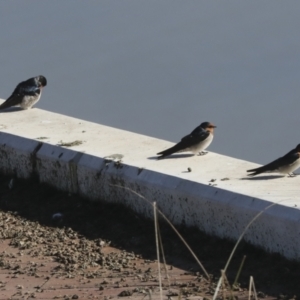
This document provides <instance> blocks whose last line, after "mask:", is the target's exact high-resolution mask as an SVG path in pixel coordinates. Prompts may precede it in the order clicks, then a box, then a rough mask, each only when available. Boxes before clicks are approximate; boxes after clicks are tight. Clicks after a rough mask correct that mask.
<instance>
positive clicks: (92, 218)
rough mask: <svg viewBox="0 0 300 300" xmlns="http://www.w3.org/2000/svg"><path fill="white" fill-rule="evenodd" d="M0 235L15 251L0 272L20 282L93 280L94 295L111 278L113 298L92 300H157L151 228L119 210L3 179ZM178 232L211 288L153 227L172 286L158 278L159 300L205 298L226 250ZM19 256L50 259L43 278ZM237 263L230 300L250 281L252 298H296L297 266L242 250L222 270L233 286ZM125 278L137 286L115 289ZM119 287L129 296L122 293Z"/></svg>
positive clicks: (0, 256)
mask: <svg viewBox="0 0 300 300" xmlns="http://www.w3.org/2000/svg"><path fill="white" fill-rule="evenodd" d="M0 228H1V230H0V237H1V240H2V242H3V243H4V242H5V241H7V245H8V246H7V247H9V248H7V249H16V251H15V252H14V251H13V250H9V251H8V250H6V251H2V253H0V267H1V270H10V276H14V274H25V275H27V276H33V277H35V278H38V277H40V274H41V273H43V272H44V273H43V278H44V280H46V281H47V280H50V278H52V277H55V278H63V279H64V280H68V279H77V280H82V279H89V280H94V281H93V282H95V285H96V286H97V289H98V290H100V291H101V289H102V291H105V288H106V287H107V286H109V282H108V281H106V279H105V278H115V277H116V276H117V277H118V278H119V281H118V284H117V285H116V287H117V288H119V290H118V294H116V293H115V294H113V293H111V294H110V296H104V294H103V293H102V292H101V295H102V298H101V296H99V297H100V298H99V299H110V298H113V297H129V296H130V297H131V298H132V299H134V296H135V295H136V296H138V297H137V299H143V297H146V296H147V295H148V294H149V289H150V290H151V289H152V290H151V291H153V295H157V296H155V297H154V296H153V297H152V299H157V297H158V283H157V282H158V275H157V271H156V263H155V259H156V255H155V237H154V226H153V222H152V221H150V220H145V219H143V218H141V217H139V216H137V215H136V214H135V213H134V212H132V211H131V210H129V209H126V208H125V207H123V206H121V205H111V204H106V203H104V202H101V201H99V202H90V201H88V200H86V199H82V198H80V197H78V196H76V195H68V194H66V193H63V192H60V191H57V190H55V189H53V188H51V187H49V186H46V185H43V184H38V183H37V182H33V181H23V180H17V179H14V180H13V181H12V178H10V177H6V176H0ZM178 229H179V231H180V232H181V234H182V235H183V236H184V237H185V239H186V240H187V241H188V243H189V245H190V246H191V248H192V249H193V250H194V251H195V253H196V254H197V256H198V258H199V259H200V261H201V262H202V264H203V265H204V267H205V268H206V270H207V271H208V273H209V274H210V278H211V281H210V282H209V281H208V280H206V278H205V276H204V274H203V272H202V271H201V269H200V268H199V266H198V265H197V263H196V262H195V261H194V260H193V258H192V256H191V254H190V253H189V252H188V251H187V249H186V247H185V246H184V245H182V243H181V241H180V240H179V239H178V237H177V236H176V235H175V234H174V232H173V231H172V230H171V229H170V227H169V226H168V225H167V224H166V223H164V222H163V221H161V220H160V232H161V237H162V241H163V245H164V252H165V257H166V262H167V265H168V266H167V269H168V273H169V276H170V278H173V279H172V282H171V283H170V282H169V281H168V280H167V279H166V278H165V276H163V279H164V280H163V282H164V295H165V297H164V299H167V298H172V299H200V298H195V297H200V296H201V297H205V298H211V295H212V293H213V289H214V287H215V284H216V281H217V279H218V277H219V276H220V270H221V269H222V268H224V265H225V263H226V260H227V258H228V256H229V254H230V252H231V250H232V248H233V246H234V244H233V243H232V242H230V241H225V240H220V239H217V238H213V237H210V236H207V235H205V234H203V233H200V232H199V231H198V230H196V229H193V228H178ZM5 249H6V248H5ZM24 255H25V256H28V257H30V258H32V260H33V261H34V259H50V261H51V264H52V265H51V266H52V268H51V271H49V272H48V273H47V274H46V273H45V271H43V268H44V267H45V264H46V263H39V264H38V263H35V262H34V263H29V264H28V263H27V264H22V263H18V260H17V259H16V258H18V257H22V256H24ZM244 256H246V260H245V264H244V266H243V269H242V272H241V275H240V277H239V281H238V282H239V284H238V286H237V287H236V288H235V291H234V295H236V296H237V297H238V298H240V299H245V298H247V295H248V294H247V289H248V286H249V278H250V276H253V277H254V281H255V285H256V290H257V291H258V292H259V297H260V298H267V299H280V300H285V299H292V298H295V297H296V296H297V295H300V268H299V266H300V265H299V263H296V262H291V261H288V260H286V259H284V258H282V257H281V256H279V255H274V254H273V255H271V254H267V253H265V252H264V251H261V250H259V249H256V248H254V247H252V246H250V245H248V244H246V243H244V242H242V244H241V245H240V246H239V248H238V250H237V252H236V254H235V256H234V258H233V261H232V263H231V265H230V267H229V269H228V272H227V277H228V279H229V282H230V283H232V282H233V281H234V278H235V276H236V274H237V270H238V268H239V265H240V263H241V260H242V258H243V257H244ZM14 259H15V260H14ZM45 261H46V260H45ZM11 271H13V272H11ZM179 271H180V272H181V273H180V272H179ZM3 272H4V271H3ZM172 272H173V273H172ZM178 272H179V273H178ZM116 274H117V275H116ZM183 275H184V276H186V277H184V276H183ZM172 276H173V277H172ZM176 276H177V277H176ZM178 276H179V277H180V276H181V277H180V278H181V279H182V280H181V281H178V280H177V279H176V280H175V279H174V278H179V277H178ZM129 277H130V278H133V279H136V280H137V281H133V282H131V283H130V284H128V283H126V284H125V283H124V284H121V285H120V282H126V280H128V278H129ZM149 283H151V284H150V285H149ZM169 284H171V286H168V285H169ZM1 285H2V286H1ZM4 286H5V282H3V281H0V289H1V287H4ZM126 286H127V287H129V286H130V288H128V289H126V288H125V289H124V288H123V287H126ZM112 287H113V286H112ZM41 288H42V287H41V286H39V287H38V288H37V289H38V290H39V289H41ZM120 288H121V291H120ZM227 290H228V288H227ZM155 293H156V294H155ZM222 295H223V296H222ZM60 296H61V297H62V298H64V299H79V298H76V297H75V298H72V297H71V298H70V297H69V298H68V297H67V296H62V295H60ZM228 296H229V292H228V291H227V292H226V291H224V294H221V295H220V297H223V298H226V297H228ZM24 297H25V296H24V295H23V298H24ZM32 297H33V296H32ZM55 297H57V299H58V298H59V297H58V296H55ZM82 297H83V296H82ZM103 297H104V298H103ZM105 297H106V298H105ZM23 298H22V299H23ZM33 298H34V297H33ZM35 298H39V297H35ZM52 298H53V297H52ZM1 299H2V298H1ZM11 299H12V298H11ZM14 299H15V298H14ZM16 299H17V298H16ZM20 299H21V298H20ZM26 299H31V298H29V297H27V298H26ZM43 299H44V298H43ZM45 299H46V298H45ZM47 299H48V298H47ZM80 299H81V297H80ZM97 299H98V298H97ZM145 299H146V298H145ZM201 299H202V298H201Z"/></svg>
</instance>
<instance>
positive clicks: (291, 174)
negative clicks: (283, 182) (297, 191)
mask: <svg viewBox="0 0 300 300" xmlns="http://www.w3.org/2000/svg"><path fill="white" fill-rule="evenodd" d="M288 175H289V176H288V177H289V178H293V177H296V174H295V173H293V172H292V173H289V174H288Z"/></svg>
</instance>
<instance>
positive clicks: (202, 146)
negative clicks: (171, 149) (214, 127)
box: [189, 133, 214, 154]
mask: <svg viewBox="0 0 300 300" xmlns="http://www.w3.org/2000/svg"><path fill="white" fill-rule="evenodd" d="M213 138H214V136H213V135H212V134H211V133H210V134H209V136H208V137H207V138H206V139H205V140H204V141H201V142H200V143H198V144H196V145H195V146H192V147H190V148H189V151H191V152H193V153H194V154H197V153H198V152H200V151H203V150H205V149H206V148H207V147H208V146H209V145H210V144H211V142H212V140H213Z"/></svg>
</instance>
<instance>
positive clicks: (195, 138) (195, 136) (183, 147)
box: [157, 122, 217, 159]
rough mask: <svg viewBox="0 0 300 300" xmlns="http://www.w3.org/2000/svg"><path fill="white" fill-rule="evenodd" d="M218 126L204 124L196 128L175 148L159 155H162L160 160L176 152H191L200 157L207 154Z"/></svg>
mask: <svg viewBox="0 0 300 300" xmlns="http://www.w3.org/2000/svg"><path fill="white" fill-rule="evenodd" d="M216 127H217V126H215V125H214V124H212V123H210V122H203V123H201V124H200V125H199V126H198V127H196V128H195V129H194V130H193V131H192V132H191V133H190V134H188V135H186V136H185V137H183V138H182V139H181V141H180V142H179V143H177V144H176V145H175V146H173V147H171V148H169V149H167V150H164V151H162V152H159V153H157V155H161V156H159V157H158V159H161V158H164V157H166V156H169V155H171V154H173V153H176V152H185V151H191V152H193V153H194V154H197V153H198V152H199V155H203V154H206V153H207V152H203V150H205V149H206V148H207V147H208V146H209V145H210V144H211V142H212V140H213V137H214V129H215V128H216Z"/></svg>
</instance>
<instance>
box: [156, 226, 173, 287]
mask: <svg viewBox="0 0 300 300" xmlns="http://www.w3.org/2000/svg"><path fill="white" fill-rule="evenodd" d="M157 229H158V230H157V231H158V238H159V245H160V249H161V255H162V258H163V262H164V270H165V274H166V278H167V280H168V286H169V287H170V286H171V283H170V277H169V274H168V270H167V263H166V256H165V251H164V247H163V243H162V239H161V234H160V229H159V223H158V222H157Z"/></svg>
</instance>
